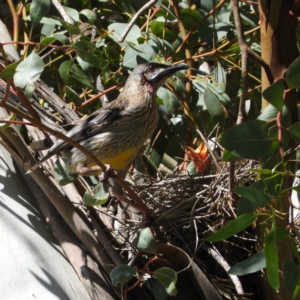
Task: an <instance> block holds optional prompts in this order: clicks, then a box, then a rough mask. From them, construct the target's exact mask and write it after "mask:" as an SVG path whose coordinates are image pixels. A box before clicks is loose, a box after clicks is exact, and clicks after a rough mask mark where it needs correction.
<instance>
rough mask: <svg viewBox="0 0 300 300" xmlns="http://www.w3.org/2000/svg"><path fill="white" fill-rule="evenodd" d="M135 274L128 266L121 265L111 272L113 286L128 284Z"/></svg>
mask: <svg viewBox="0 0 300 300" xmlns="http://www.w3.org/2000/svg"><path fill="white" fill-rule="evenodd" d="M134 274H135V269H134V268H133V267H130V266H128V265H119V266H116V267H115V268H113V270H112V271H111V272H110V279H111V282H112V284H113V286H117V285H118V284H124V283H127V282H128V281H129V280H130V279H131V278H132V277H133V276H134Z"/></svg>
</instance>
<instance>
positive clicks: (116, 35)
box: [107, 23, 141, 44]
mask: <svg viewBox="0 0 300 300" xmlns="http://www.w3.org/2000/svg"><path fill="white" fill-rule="evenodd" d="M127 26H128V24H127V23H112V24H110V25H109V26H108V28H107V29H108V32H109V33H108V35H109V37H110V38H112V39H113V40H114V41H115V42H117V43H119V39H120V37H121V35H122V34H123V33H124V31H125V29H126V28H127ZM140 36H141V31H140V28H139V27H138V26H137V25H133V26H132V28H131V29H130V31H129V33H128V35H127V36H126V38H125V41H126V42H132V43H134V44H137V40H138V38H139V37H140ZM120 44H125V42H123V43H120Z"/></svg>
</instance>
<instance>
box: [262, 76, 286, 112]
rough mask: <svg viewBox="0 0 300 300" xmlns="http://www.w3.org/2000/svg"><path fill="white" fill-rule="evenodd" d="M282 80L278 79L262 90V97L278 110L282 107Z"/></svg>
mask: <svg viewBox="0 0 300 300" xmlns="http://www.w3.org/2000/svg"><path fill="white" fill-rule="evenodd" d="M283 93H284V82H283V79H279V80H277V81H276V82H274V83H273V84H272V85H270V86H268V87H267V88H266V89H265V90H264V91H263V96H264V98H265V99H266V100H267V101H268V102H269V103H271V104H272V105H273V106H274V107H276V108H277V109H278V110H281V109H282V107H283V102H284V101H283Z"/></svg>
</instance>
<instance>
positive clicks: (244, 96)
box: [229, 0, 248, 199]
mask: <svg viewBox="0 0 300 300" xmlns="http://www.w3.org/2000/svg"><path fill="white" fill-rule="evenodd" d="M238 2H239V1H238V0H231V4H232V13H233V18H234V24H235V28H236V32H237V38H238V43H239V45H240V49H241V59H242V70H241V72H242V93H241V98H240V105H239V112H238V118H237V121H236V124H241V123H242V122H243V121H244V119H245V103H246V99H247V95H248V51H247V43H246V41H245V37H244V34H243V26H242V21H241V17H240V12H239V4H238ZM234 169H235V164H234V162H230V163H229V193H230V195H231V197H232V198H233V199H234V198H235V194H234V192H233V188H234V184H235V183H234Z"/></svg>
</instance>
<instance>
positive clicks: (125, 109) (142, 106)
mask: <svg viewBox="0 0 300 300" xmlns="http://www.w3.org/2000/svg"><path fill="white" fill-rule="evenodd" d="M185 69H188V66H187V65H185V64H181V65H175V66H174V65H165V64H159V63H154V62H148V63H144V64H140V65H138V66H137V67H135V68H134V69H133V71H132V72H131V74H130V75H129V77H128V79H127V81H126V83H125V85H124V87H123V89H122V90H121V92H120V94H119V96H118V97H117V98H116V99H115V100H113V101H111V102H109V103H108V104H106V105H104V106H102V107H101V108H100V109H99V110H97V111H95V112H94V113H92V114H91V115H90V116H88V117H87V118H85V119H82V120H80V121H79V123H78V124H77V125H76V126H75V127H73V128H72V129H71V130H70V131H68V132H67V134H66V136H67V137H69V138H71V139H73V140H74V141H77V142H78V143H79V144H80V145H82V146H83V147H85V148H86V149H87V150H88V151H90V152H91V153H92V154H93V155H94V156H95V157H97V159H98V160H100V161H101V162H102V163H103V164H105V165H108V166H111V168H112V169H113V170H115V171H116V172H117V173H118V174H119V176H121V177H123V178H125V176H126V174H127V172H128V169H129V167H130V165H131V163H132V162H133V161H134V159H135V158H136V157H137V155H138V153H139V151H140V150H141V148H142V147H143V145H144V143H145V142H146V141H147V139H148V138H149V137H150V136H151V135H152V133H153V132H154V130H155V129H156V127H157V124H158V119H159V113H158V105H157V103H156V100H155V98H156V92H157V90H158V88H159V87H160V86H162V85H163V84H164V82H165V80H166V79H167V78H169V77H170V76H171V75H173V74H174V73H176V72H178V71H181V70H185ZM58 153H61V154H62V156H63V158H64V159H65V161H66V169H67V171H68V172H69V173H71V174H78V175H83V176H91V175H99V174H100V173H101V169H100V168H99V167H98V166H96V165H95V163H94V161H92V160H91V159H90V158H88V157H87V156H86V155H85V154H84V153H82V152H81V151H80V150H78V149H77V148H75V147H72V146H71V145H69V144H68V143H66V142H64V141H63V140H57V141H56V142H55V143H54V144H53V145H52V146H51V148H50V149H49V151H48V153H47V155H46V156H45V157H44V158H43V159H41V160H40V161H39V162H38V163H37V164H36V165H35V166H33V167H32V168H31V171H33V170H35V169H36V168H37V167H38V166H40V165H41V164H42V163H43V162H44V161H46V160H47V159H49V158H50V157H51V156H52V155H55V154H58ZM111 193H112V194H113V195H114V196H116V198H117V199H119V196H120V197H122V190H121V187H120V186H118V184H116V183H115V182H113V181H112V182H111Z"/></svg>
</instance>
